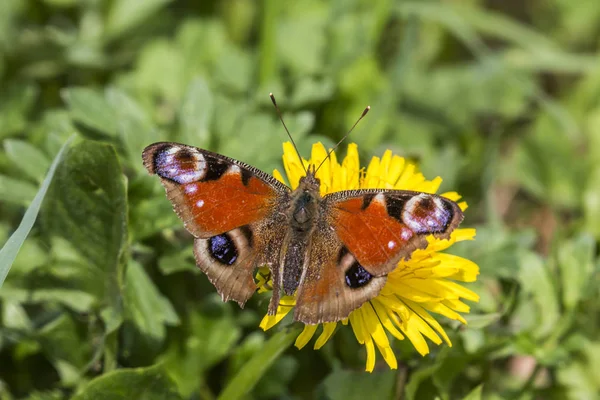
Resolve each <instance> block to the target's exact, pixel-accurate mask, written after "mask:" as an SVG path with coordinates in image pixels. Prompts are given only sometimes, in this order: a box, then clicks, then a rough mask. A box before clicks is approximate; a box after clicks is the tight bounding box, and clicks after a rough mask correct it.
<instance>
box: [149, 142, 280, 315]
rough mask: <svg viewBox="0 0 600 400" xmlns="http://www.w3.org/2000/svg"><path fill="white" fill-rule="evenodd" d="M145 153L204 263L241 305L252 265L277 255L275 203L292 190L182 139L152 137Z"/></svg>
mask: <svg viewBox="0 0 600 400" xmlns="http://www.w3.org/2000/svg"><path fill="white" fill-rule="evenodd" d="M142 158H143V161H144V166H145V167H146V169H147V170H148V172H150V174H156V175H158V176H159V177H160V180H161V183H162V184H163V186H164V187H165V190H166V192H167V197H168V198H169V200H170V201H171V203H172V204H173V209H174V210H175V212H176V213H177V215H178V216H179V217H180V218H181V220H182V221H183V223H184V226H185V228H186V229H187V230H188V231H189V232H190V233H191V234H192V235H194V236H195V237H196V240H195V242H194V254H195V256H196V262H197V264H198V266H199V267H200V269H201V270H202V271H203V272H204V273H206V275H207V276H208V278H209V280H210V281H211V282H212V283H213V284H214V285H215V287H216V288H217V290H218V291H219V293H220V294H221V296H222V297H223V299H224V300H228V299H233V300H235V301H237V302H238V303H240V305H243V304H244V303H245V302H246V300H247V299H248V298H249V297H250V296H251V295H252V293H253V292H254V290H255V289H256V286H255V284H254V280H253V277H252V274H253V271H254V269H255V268H256V267H257V266H259V265H262V264H267V263H271V262H272V261H273V260H272V259H273V258H276V257H277V254H278V252H277V248H276V244H277V240H280V239H278V238H279V237H280V236H282V235H281V233H280V232H279V229H281V228H280V227H281V226H282V225H281V221H279V219H281V218H282V217H281V216H280V213H279V212H278V209H277V207H278V204H282V202H284V201H285V198H286V197H287V196H289V189H288V188H287V186H285V185H283V184H282V183H280V182H279V181H277V180H276V179H275V178H273V177H272V176H270V175H268V174H266V173H264V172H262V171H260V170H258V169H256V168H254V167H251V166H249V165H247V164H244V163H242V162H240V161H237V160H234V159H232V158H228V157H225V156H222V155H220V154H216V153H212V152H210V151H207V150H203V149H199V148H196V147H192V146H187V145H183V144H179V143H167V142H161V143H154V144H152V145H150V146H148V147H146V149H145V150H144V152H143V155H142ZM259 233H260V234H259Z"/></svg>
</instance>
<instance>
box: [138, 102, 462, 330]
mask: <svg viewBox="0 0 600 400" xmlns="http://www.w3.org/2000/svg"><path fill="white" fill-rule="evenodd" d="M272 99H273V103H275V100H274V98H273V97H272ZM275 105H276V104H275ZM366 111H367V110H365V113H366ZM278 112H279V110H278ZM365 113H363V116H364V114H365ZM361 118H362V117H361ZM284 125H285V124H284ZM286 130H287V128H286ZM143 161H144V166H145V167H146V169H147V170H148V172H149V173H150V174H156V175H158V176H159V177H160V180H161V182H162V184H163V186H164V187H165V190H166V193H167V197H168V198H169V200H170V201H171V202H172V204H173V208H174V210H175V212H176V213H177V214H178V215H179V217H180V218H181V219H182V220H183V223H184V226H185V228H186V229H187V230H188V231H189V232H190V233H191V234H192V235H193V236H194V237H195V239H194V255H195V257H196V262H197V265H198V267H199V268H200V269H201V270H202V271H203V272H204V273H205V274H206V275H207V276H208V279H209V280H210V281H211V282H212V284H213V285H214V286H215V287H216V289H217V291H218V292H219V293H220V295H221V297H222V298H223V300H224V301H227V300H234V301H236V302H238V303H239V305H240V306H242V307H243V306H244V304H245V303H246V301H247V300H248V299H249V298H250V297H251V296H252V294H253V293H254V292H255V290H256V288H257V287H256V284H255V282H254V278H253V276H254V271H255V269H256V268H258V267H260V266H268V267H269V269H270V272H271V275H272V280H273V296H272V298H271V301H270V303H269V308H268V313H269V314H270V315H274V314H275V313H276V311H277V307H278V305H279V301H280V296H281V292H283V293H285V294H286V295H292V294H295V295H296V306H295V310H294V319H295V320H297V321H301V322H303V323H305V324H318V323H322V322H334V321H339V320H342V319H344V318H347V317H348V315H349V314H350V313H351V312H352V311H353V310H355V309H357V308H358V307H360V306H361V305H362V304H363V303H365V302H366V301H368V300H370V299H373V298H374V297H375V296H377V294H378V293H379V292H380V290H381V288H382V287H383V286H384V284H385V281H386V279H387V274H389V273H390V272H391V271H393V270H394V268H396V266H397V264H398V262H399V261H400V260H401V259H402V258H405V259H408V258H409V257H410V256H411V254H412V253H413V252H414V251H415V250H416V249H422V248H425V247H426V246H427V240H426V237H427V236H428V235H433V236H435V237H438V238H448V237H449V236H450V233H451V232H452V231H453V230H454V229H455V228H456V227H457V226H458V225H459V223H460V222H461V221H462V219H463V213H462V211H461V209H460V208H459V207H458V205H457V204H456V203H455V202H453V201H451V200H449V199H446V198H444V197H441V196H437V195H434V194H428V193H421V192H413V191H405V190H387V189H364V190H346V191H341V192H334V193H329V194H327V195H325V196H321V195H320V192H319V184H320V182H319V179H318V178H317V177H316V170H317V169H318V168H315V166H311V167H309V168H308V170H307V171H306V176H304V177H303V178H301V179H300V183H299V185H298V187H297V188H296V189H294V190H291V189H290V188H289V187H287V186H286V185H284V184H283V183H281V182H280V181H278V180H277V179H275V178H274V177H272V176H270V175H268V174H266V173H264V172H262V171H260V170H258V169H257V168H254V167H252V166H250V165H248V164H245V163H243V162H241V161H238V160H235V159H232V158H229V157H226V156H223V155H220V154H216V153H213V152H210V151H208V150H204V149H199V148H196V147H192V146H188V145H185V144H179V143H169V142H160V143H154V144H151V145H150V146H148V147H146V149H145V150H144V152H143Z"/></svg>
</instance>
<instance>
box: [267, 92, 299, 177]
mask: <svg viewBox="0 0 600 400" xmlns="http://www.w3.org/2000/svg"><path fill="white" fill-rule="evenodd" d="M269 97H270V98H271V101H272V102H273V105H274V106H275V110H277V115H279V119H280V120H281V123H282V124H283V127H284V128H285V131H286V132H287V134H288V136H289V137H290V140H291V141H292V145H294V149H295V150H296V154H298V159H299V160H300V164H301V165H302V168H303V169H304V173H305V174H306V173H307V172H306V167H305V166H304V162H303V161H302V156H301V155H300V152H299V151H298V146H296V142H294V138H293V137H292V135H291V134H290V131H289V130H288V128H287V126H286V125H285V122H284V121H283V115H281V110H280V109H279V106H278V105H277V102H276V101H275V96H273V93H269Z"/></svg>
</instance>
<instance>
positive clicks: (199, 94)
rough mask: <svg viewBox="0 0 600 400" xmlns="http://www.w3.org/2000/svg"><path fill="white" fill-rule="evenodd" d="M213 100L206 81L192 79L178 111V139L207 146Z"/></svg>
mask: <svg viewBox="0 0 600 400" xmlns="http://www.w3.org/2000/svg"><path fill="white" fill-rule="evenodd" d="M213 108H214V101H213V96H212V93H211V91H210V88H209V87H208V82H206V80H204V79H202V78H196V79H194V80H193V81H192V82H191V84H190V86H189V88H188V90H187V93H186V94H185V96H184V98H183V104H182V105H181V109H180V111H179V136H178V137H179V139H180V140H181V141H182V142H183V143H189V144H192V145H194V146H197V147H208V146H209V144H210V139H211V133H210V124H211V120H212V116H213Z"/></svg>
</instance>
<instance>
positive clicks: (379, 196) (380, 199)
mask: <svg viewBox="0 0 600 400" xmlns="http://www.w3.org/2000/svg"><path fill="white" fill-rule="evenodd" d="M373 202H374V203H379V204H380V205H382V206H384V207H385V195H384V194H383V193H378V194H377V195H376V196H375V197H373Z"/></svg>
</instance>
